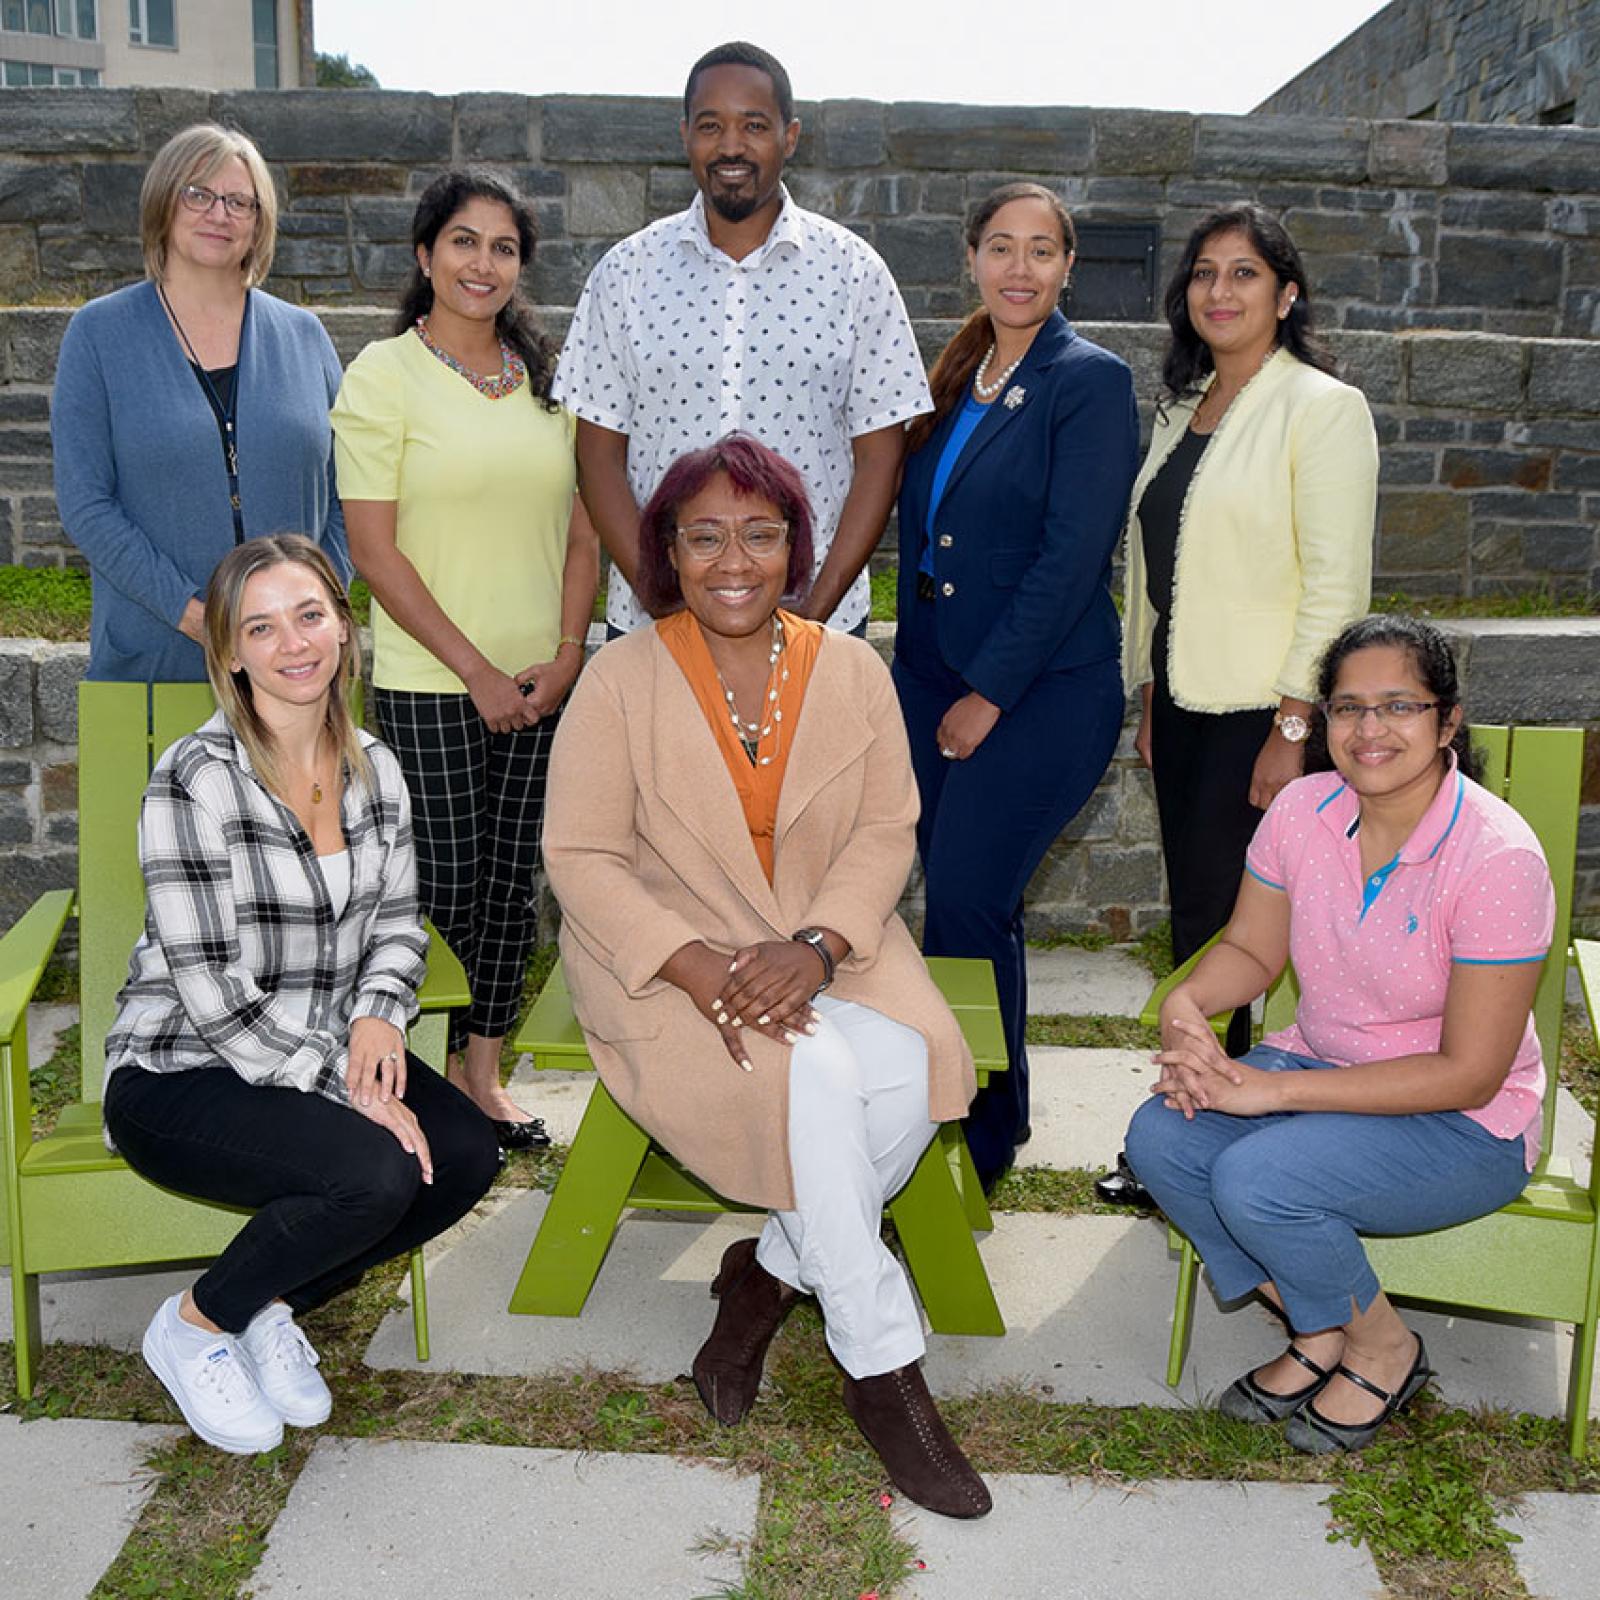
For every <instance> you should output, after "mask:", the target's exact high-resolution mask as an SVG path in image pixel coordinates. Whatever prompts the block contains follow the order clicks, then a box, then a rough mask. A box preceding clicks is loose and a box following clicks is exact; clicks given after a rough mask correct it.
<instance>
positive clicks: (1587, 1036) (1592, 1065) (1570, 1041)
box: [1561, 1006, 1600, 1117]
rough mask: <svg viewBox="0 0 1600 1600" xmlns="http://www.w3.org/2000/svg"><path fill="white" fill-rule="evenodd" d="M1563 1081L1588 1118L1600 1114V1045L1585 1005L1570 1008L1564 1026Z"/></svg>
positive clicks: (1563, 1020)
mask: <svg viewBox="0 0 1600 1600" xmlns="http://www.w3.org/2000/svg"><path fill="white" fill-rule="evenodd" d="M1561 1081H1562V1082H1563V1083H1564V1084H1565V1085H1566V1086H1567V1087H1568V1088H1569V1089H1570V1090H1571V1091H1572V1093H1573V1096H1574V1098H1575V1099H1576V1100H1577V1102H1578V1104H1579V1105H1581V1106H1582V1107H1583V1109H1584V1110H1585V1111H1587V1112H1588V1113H1589V1115H1590V1116H1591V1117H1592V1116H1596V1115H1600V1043H1597V1042H1596V1040H1595V1036H1594V1029H1593V1028H1592V1027H1591V1026H1590V1023H1589V1014H1588V1012H1587V1011H1585V1010H1584V1008H1583V1007H1582V1006H1568V1007H1567V1010H1566V1015H1565V1017H1564V1018H1563V1019H1562V1024H1561Z"/></svg>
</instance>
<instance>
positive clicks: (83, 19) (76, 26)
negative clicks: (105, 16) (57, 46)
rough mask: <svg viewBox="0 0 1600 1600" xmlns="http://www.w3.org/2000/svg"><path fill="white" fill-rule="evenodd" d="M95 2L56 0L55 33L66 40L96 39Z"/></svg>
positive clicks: (89, 0) (93, 0)
mask: <svg viewBox="0 0 1600 1600" xmlns="http://www.w3.org/2000/svg"><path fill="white" fill-rule="evenodd" d="M96 10H97V7H96V6H95V0H56V32H57V33H58V34H60V35H61V36H62V37H63V38H66V39H98V38H99V37H100V27H99V19H98V18H97V17H96V15H95V12H96Z"/></svg>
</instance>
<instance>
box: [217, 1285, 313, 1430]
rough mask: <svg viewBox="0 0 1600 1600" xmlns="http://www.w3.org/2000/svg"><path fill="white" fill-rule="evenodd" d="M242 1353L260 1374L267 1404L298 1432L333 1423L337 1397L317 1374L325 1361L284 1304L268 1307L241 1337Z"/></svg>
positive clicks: (273, 1303) (257, 1380) (253, 1318)
mask: <svg viewBox="0 0 1600 1600" xmlns="http://www.w3.org/2000/svg"><path fill="white" fill-rule="evenodd" d="M239 1348H240V1349H241V1350H243V1351H244V1353H245V1356H246V1357H247V1358H248V1360H249V1362H250V1365H251V1366H252V1367H254V1368H255V1375H256V1382H257V1383H258V1384H260V1385H261V1392H262V1394H264V1395H265V1396H266V1398H267V1403H268V1404H269V1405H270V1406H271V1407H272V1408H273V1410H274V1411H276V1412H277V1413H278V1415H279V1416H280V1417H282V1418H283V1420H284V1421H285V1422H287V1423H289V1424H290V1425H291V1426H292V1427H296V1428H314V1427H316V1425H317V1424H318V1423H319V1422H326V1421H327V1420H328V1413H329V1412H330V1411H332V1410H333V1396H332V1395H331V1394H329V1392H328V1386H327V1384H326V1383H324V1382H323V1381H322V1374H321V1373H320V1372H318V1371H317V1362H318V1360H319V1357H318V1355H317V1352H316V1351H315V1350H313V1349H312V1348H311V1341H310V1340H309V1339H308V1338H306V1336H305V1335H304V1334H303V1333H302V1332H301V1331H300V1326H299V1324H298V1323H297V1322H296V1321H295V1320H294V1313H293V1312H292V1311H290V1309H289V1308H288V1306H286V1305H285V1304H284V1303H283V1302H282V1301H281V1300H274V1301H273V1302H272V1304H271V1305H267V1306H263V1307H262V1308H261V1310H259V1311H258V1312H256V1314H255V1315H254V1316H253V1317H252V1318H251V1319H250V1326H249V1327H248V1328H246V1329H245V1330H244V1332H243V1333H241V1334H240V1335H239Z"/></svg>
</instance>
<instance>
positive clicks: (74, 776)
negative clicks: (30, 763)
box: [39, 761, 78, 812]
mask: <svg viewBox="0 0 1600 1600" xmlns="http://www.w3.org/2000/svg"><path fill="white" fill-rule="evenodd" d="M39 806H40V809H41V810H43V811H45V812H52V811H76V810H77V809H78V763H77V762H76V761H56V762H52V763H51V764H50V765H49V766H46V767H41V768H40V769H39Z"/></svg>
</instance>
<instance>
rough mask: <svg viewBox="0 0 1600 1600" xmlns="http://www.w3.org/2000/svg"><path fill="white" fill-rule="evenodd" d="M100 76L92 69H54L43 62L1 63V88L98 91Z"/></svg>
mask: <svg viewBox="0 0 1600 1600" xmlns="http://www.w3.org/2000/svg"><path fill="white" fill-rule="evenodd" d="M99 87H100V74H99V73H98V72H97V71H95V70H94V69H93V68H92V67H52V66H50V65H48V64H47V63H45V62H42V61H0V88H5V89H49V88H57V89H77V88H83V89H98V88H99Z"/></svg>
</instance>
